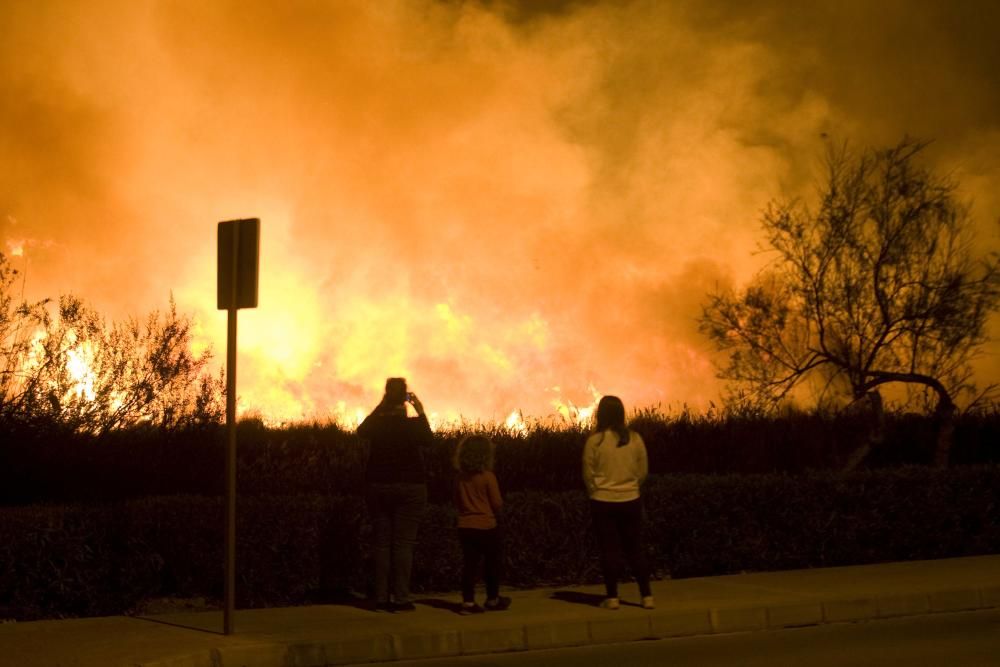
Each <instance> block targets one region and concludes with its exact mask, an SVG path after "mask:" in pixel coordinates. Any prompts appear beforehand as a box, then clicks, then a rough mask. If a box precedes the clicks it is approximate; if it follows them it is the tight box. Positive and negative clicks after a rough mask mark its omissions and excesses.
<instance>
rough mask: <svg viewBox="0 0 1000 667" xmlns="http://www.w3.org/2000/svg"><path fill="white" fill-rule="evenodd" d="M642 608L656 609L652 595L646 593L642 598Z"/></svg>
mask: <svg viewBox="0 0 1000 667" xmlns="http://www.w3.org/2000/svg"><path fill="white" fill-rule="evenodd" d="M642 608H643V609H656V602H655V601H654V600H653V596H652V595H647V596H646V597H644V598H643V599H642Z"/></svg>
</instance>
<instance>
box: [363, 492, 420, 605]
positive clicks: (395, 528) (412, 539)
mask: <svg viewBox="0 0 1000 667" xmlns="http://www.w3.org/2000/svg"><path fill="white" fill-rule="evenodd" d="M426 505H427V486H426V485H425V484H371V485H370V486H369V487H368V509H369V512H370V513H371V517H372V527H373V529H374V533H375V601H376V602H388V601H389V593H390V592H391V593H392V597H393V600H395V601H396V602H397V603H403V602H409V601H410V571H411V570H412V569H413V545H415V544H416V543H417V529H418V528H419V527H420V519H421V518H422V517H423V514H424V507H426ZM390 578H391V581H390ZM390 584H391V586H390ZM390 588H391V590H390Z"/></svg>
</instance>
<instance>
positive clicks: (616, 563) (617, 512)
mask: <svg viewBox="0 0 1000 667" xmlns="http://www.w3.org/2000/svg"><path fill="white" fill-rule="evenodd" d="M590 511H591V514H592V516H593V520H594V531H595V532H596V533H597V545H598V547H599V548H600V550H601V569H602V570H603V575H604V587H605V589H607V595H608V597H609V598H616V597H618V578H619V577H620V576H621V552H623V551H624V552H625V558H626V560H628V564H629V568H630V569H631V570H632V575H633V576H635V581H636V583H637V584H639V594H640V595H642V596H643V597H646V596H647V595H652V594H653V593H652V590H651V589H650V587H649V568H648V566H647V565H646V556H645V553H644V552H643V547H642V501H641V500H639V499H638V498H637V499H635V500H629V501H626V502H623V503H610V502H605V501H602V500H591V501H590Z"/></svg>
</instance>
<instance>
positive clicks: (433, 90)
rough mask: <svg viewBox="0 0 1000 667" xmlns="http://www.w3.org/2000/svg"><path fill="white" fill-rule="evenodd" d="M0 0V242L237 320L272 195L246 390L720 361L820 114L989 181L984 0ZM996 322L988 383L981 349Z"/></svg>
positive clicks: (32, 264) (253, 399)
mask: <svg viewBox="0 0 1000 667" xmlns="http://www.w3.org/2000/svg"><path fill="white" fill-rule="evenodd" d="M786 4H787V3H779V2H774V3H764V4H760V3H754V7H753V8H752V9H751V8H749V7H748V6H744V5H745V3H740V2H727V1H722V0H718V1H716V2H707V3H706V2H693V1H692V2H678V3H664V2H652V1H650V2H630V3H628V2H610V1H609V2H550V3H541V4H538V3H531V2H523V3H500V2H497V3H489V2H484V3H480V2H465V3H462V2H444V1H435V2H429V1H417V0H414V1H412V2H362V1H358V2H331V3H317V2H284V3H276V2H270V1H268V0H254V1H250V2H235V1H234V2H212V3H198V2H181V3H177V2H165V1H155V0H146V1H144V2H110V1H109V2H96V3H87V4H86V6H83V5H81V4H80V3H73V2H65V3H59V2H46V3H4V4H2V5H0V25H3V26H5V28H4V37H3V39H0V124H2V126H3V128H4V131H3V133H2V134H0V160H2V164H3V169H2V170H0V221H2V227H0V235H2V236H0V243H2V244H3V246H2V247H0V250H2V251H3V252H4V253H5V254H7V255H8V256H12V255H13V257H12V259H13V260H14V261H15V264H17V265H18V266H19V268H23V269H25V271H26V274H27V281H26V286H27V289H28V291H29V292H30V293H32V294H35V295H54V294H58V293H60V292H67V291H72V292H74V293H77V294H79V295H80V296H82V297H84V298H85V299H87V300H88V301H90V302H92V303H94V304H95V306H97V307H98V308H99V309H101V310H102V311H103V312H106V313H107V314H108V315H109V316H111V317H122V316H125V315H129V314H141V313H143V312H145V311H148V310H150V309H152V308H155V307H162V306H164V305H165V304H166V300H167V298H168V295H169V294H170V293H171V292H172V293H173V294H174V295H175V297H176V299H177V301H178V305H179V307H180V309H181V310H182V311H185V312H190V313H192V314H193V315H194V316H195V317H196V320H197V322H198V325H199V331H200V333H199V336H200V337H201V338H202V339H203V340H204V341H205V342H211V343H212V344H213V345H214V347H215V349H216V351H217V352H218V353H220V355H219V356H222V355H221V353H222V352H223V351H224V345H225V340H224V336H225V333H224V332H225V325H224V316H223V315H222V314H220V313H217V312H215V311H214V294H215V291H214V280H215V266H214V262H215V235H214V234H215V223H216V222H217V221H219V220H224V219H230V218H237V217H248V216H258V217H260V218H261V219H262V236H263V239H262V258H261V269H262V274H261V298H260V308H259V309H257V310H256V311H242V312H241V314H240V322H241V326H240V344H241V362H240V387H241V394H242V396H243V400H244V404H245V405H246V406H247V407H249V408H254V407H256V408H258V409H260V410H262V411H263V412H265V413H266V414H272V415H274V416H276V417H292V418H294V417H300V416H317V417H323V416H326V415H329V414H331V413H333V412H335V411H336V410H337V409H338V404H341V403H342V404H343V406H344V407H345V408H347V409H353V408H355V407H362V408H365V407H368V405H370V403H371V402H372V401H373V400H375V399H376V398H377V395H378V390H379V387H380V386H381V384H382V382H383V381H384V378H385V377H386V376H388V375H397V374H398V375H406V376H407V377H409V378H410V381H411V384H412V386H413V388H414V389H415V390H416V391H418V392H419V393H421V394H422V395H423V397H424V399H425V401H426V402H427V403H428V404H429V407H430V408H431V409H433V410H436V411H438V412H440V413H441V414H442V416H444V415H446V414H449V413H450V414H461V415H464V416H465V417H468V418H485V419H492V418H498V419H502V418H504V417H505V416H506V414H507V413H509V412H510V411H511V410H512V409H515V408H521V409H523V410H524V411H525V412H526V413H528V414H534V415H539V416H542V415H546V414H549V413H551V412H553V409H554V408H553V401H554V400H557V399H558V400H561V401H564V402H566V401H570V402H575V403H577V404H583V405H585V404H588V403H590V402H591V401H592V392H591V389H590V388H591V387H593V388H594V389H595V390H596V391H598V392H605V393H617V394H619V395H621V396H622V397H623V398H624V399H625V401H626V403H627V404H628V405H630V406H641V405H652V404H657V403H660V404H663V405H665V406H677V405H679V404H681V403H688V404H691V405H693V406H696V407H704V406H705V405H707V403H708V402H709V401H710V400H713V399H716V398H717V396H718V394H719V385H718V384H717V382H716V381H715V379H714V377H713V375H714V371H713V368H712V365H711V355H712V352H711V349H710V346H709V344H708V343H707V342H706V341H705V340H704V339H703V338H702V337H701V336H700V335H699V334H698V332H697V326H696V323H695V317H696V316H697V315H698V313H699V312H700V304H701V302H702V301H703V299H704V294H705V292H706V291H708V290H710V289H712V288H713V287H714V286H715V285H717V284H725V283H729V282H741V281H743V280H745V279H747V278H748V277H749V276H750V275H752V273H753V272H754V270H756V268H758V267H759V266H760V265H761V263H762V262H763V261H766V256H761V255H759V254H756V255H755V254H753V253H754V250H755V249H756V247H757V243H758V241H759V234H758V220H759V212H760V210H761V208H762V207H763V206H764V205H765V204H766V202H767V201H768V200H770V199H772V198H774V197H788V196H798V195H803V194H808V192H809V191H810V189H811V188H813V187H814V186H815V184H816V178H817V174H818V172H817V169H816V168H817V166H818V164H817V159H818V157H819V155H820V154H821V153H822V150H823V146H824V142H825V141H828V140H829V139H827V138H824V137H828V138H834V139H837V140H840V139H849V140H851V141H852V142H854V143H855V144H856V145H865V144H885V143H893V142H895V141H897V140H898V139H899V138H901V137H902V135H903V134H904V133H909V134H912V135H916V136H919V137H923V138H930V139H935V140H936V142H935V143H934V144H933V145H932V147H931V149H930V152H929V158H930V159H932V160H933V161H934V162H935V164H936V166H938V167H940V168H941V169H943V170H946V171H948V172H949V173H953V174H954V175H955V176H956V178H958V180H959V181H960V182H961V183H962V186H963V195H965V196H968V197H970V198H974V199H975V209H974V214H975V215H976V216H977V221H978V223H979V224H980V227H981V230H982V234H981V237H982V238H981V243H982V244H983V246H984V247H986V246H991V247H995V246H996V245H997V241H998V239H997V236H996V228H995V224H994V223H995V221H996V218H997V215H998V212H1000V194H998V189H997V183H998V177H1000V118H998V115H997V112H996V110H997V109H1000V85H998V84H1000V81H998V75H997V72H998V71H1000V46H998V42H997V41H996V39H995V34H996V29H997V27H998V25H1000V21H998V19H1000V16H998V13H1000V9H998V7H997V5H996V3H990V2H981V3H972V2H966V3H958V5H957V6H956V5H954V4H952V3H944V2H930V1H922V2H903V1H899V2H880V3H864V2H857V3H816V4H815V5H809V4H805V5H802V6H798V5H796V7H797V8H796V9H795V10H794V11H793V10H790V9H787V8H786ZM996 351H997V350H996V348H995V347H992V348H989V352H990V356H988V357H987V358H986V359H985V360H984V363H983V366H982V369H981V373H980V375H981V377H980V378H979V379H980V381H981V382H990V381H995V380H997V379H998V378H1000V362H998V361H997V358H996Z"/></svg>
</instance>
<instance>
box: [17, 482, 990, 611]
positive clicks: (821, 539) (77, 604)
mask: <svg viewBox="0 0 1000 667" xmlns="http://www.w3.org/2000/svg"><path fill="white" fill-rule="evenodd" d="M644 501H645V506H646V511H647V522H646V526H647V548H648V551H649V557H650V561H651V563H652V565H653V569H654V572H655V574H656V576H658V577H666V576H672V577H675V578H676V577H690V576H703V575H717V574H725V573H733V572H741V571H760V570H775V569H788V568H809V567H819V566H833V565H848V564H859V563H871V562H878V561H891V560H910V559H925V558H939V557H950V556H964V555H974V554H984V553H996V552H1000V467H997V466H968V467H956V468H951V469H947V470H936V469H931V468H917V467H910V468H899V469H893V470H880V471H863V472H855V473H850V474H835V473H811V474H806V475H797V476H790V475H783V474H768V475H748V476H706V475H675V476H662V477H654V478H651V479H650V481H649V482H648V484H647V486H646V488H645V491H644ZM238 512H239V518H240V521H239V526H238V535H239V537H238V553H237V558H238V585H237V591H238V604H239V606H241V607H259V606H274V605H294V604H303V603H310V602H321V601H328V600H330V599H331V596H335V595H337V594H344V593H347V592H353V593H355V594H365V593H366V591H367V587H368V580H369V577H368V571H369V568H368V563H369V553H370V549H369V538H370V525H369V522H368V517H367V513H366V511H365V506H364V501H363V499H362V498H361V497H359V496H322V495H309V496H270V497H265V496H256V497H247V498H243V499H241V501H240V503H239V509H238ZM453 524H454V513H453V510H452V509H451V508H450V507H448V506H445V505H431V506H430V507H429V509H428V512H427V514H426V516H425V519H424V524H423V527H422V529H421V539H420V541H419V545H418V548H417V553H416V560H415V566H414V573H413V585H414V589H415V590H416V591H418V592H427V591H442V590H455V589H456V588H457V587H458V581H459V568H460V558H459V553H460V550H459V547H458V544H457V541H456V539H455V535H454V529H453V528H452V526H453ZM503 524H504V526H505V557H504V561H505V564H506V577H505V583H506V584H509V585H513V586H524V587H530V586H538V585H543V584H544V585H564V584H576V583H588V582H596V581H598V580H599V572H598V563H597V553H596V548H595V545H594V543H593V539H592V537H591V533H590V526H589V515H588V509H587V504H586V501H585V498H584V495H583V494H582V493H581V492H579V491H573V492H561V493H542V492H534V491H532V492H514V493H509V494H507V508H506V510H505V515H504V517H503ZM222 526H223V502H222V499H221V498H217V497H205V496H170V497H158V498H147V499H142V500H135V501H126V502H120V503H113V504H99V505H86V506H27V507H19V508H7V509H2V510H0V618H17V619H21V620H28V619H37V618H47V617H61V616H91V615H105V614H119V613H123V612H128V611H129V610H132V609H135V608H136V607H137V605H140V604H141V603H142V602H143V601H144V600H147V599H152V598H159V597H168V596H169V597H182V598H184V597H205V598H207V599H209V600H215V601H218V600H219V599H221V593H222V590H221V586H222V569H221V568H222V562H223V558H222V549H223V547H222Z"/></svg>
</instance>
